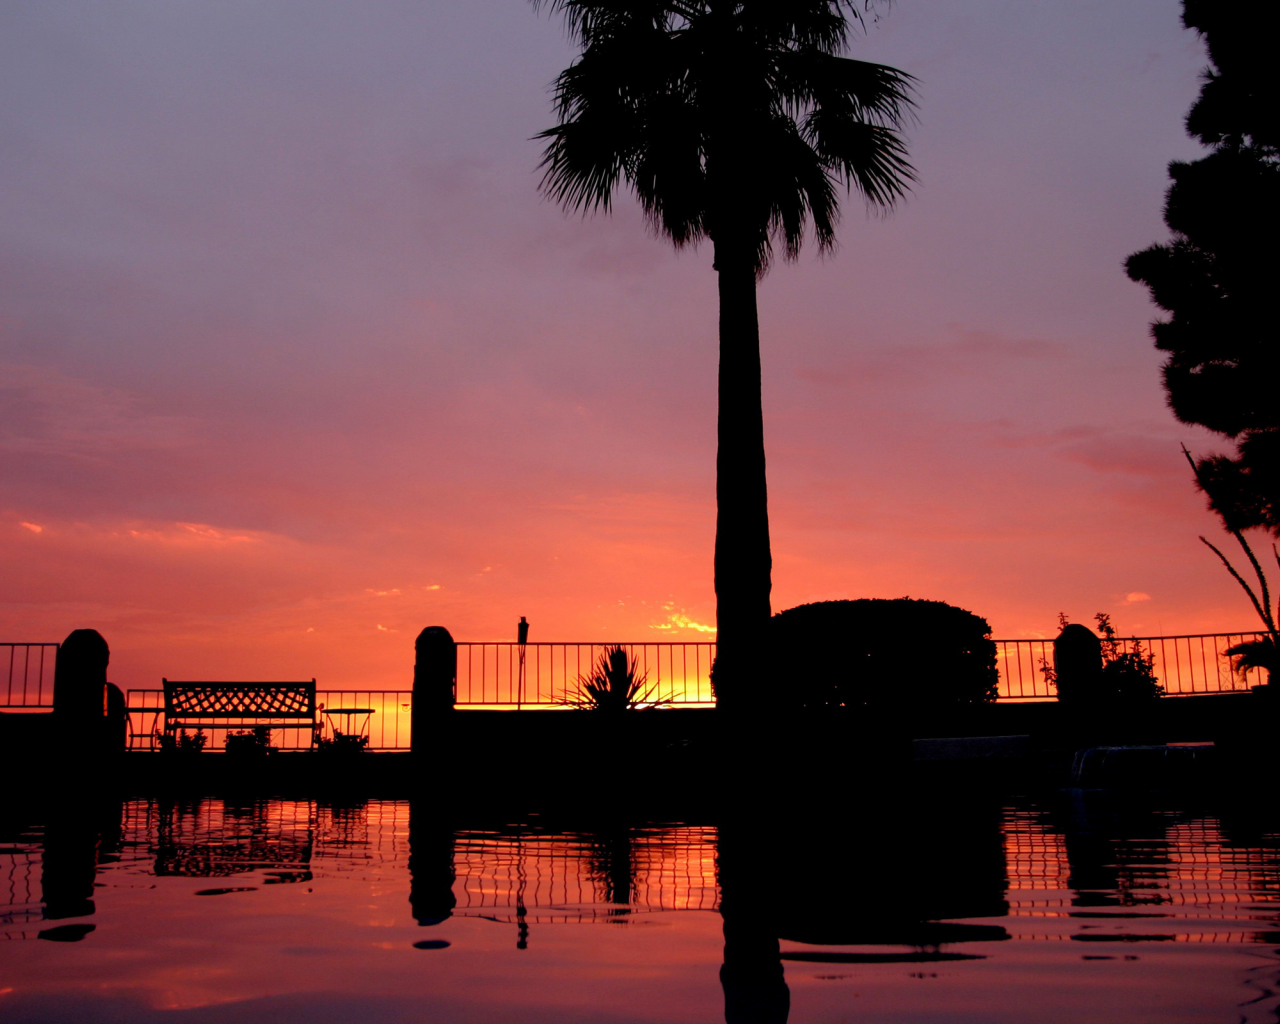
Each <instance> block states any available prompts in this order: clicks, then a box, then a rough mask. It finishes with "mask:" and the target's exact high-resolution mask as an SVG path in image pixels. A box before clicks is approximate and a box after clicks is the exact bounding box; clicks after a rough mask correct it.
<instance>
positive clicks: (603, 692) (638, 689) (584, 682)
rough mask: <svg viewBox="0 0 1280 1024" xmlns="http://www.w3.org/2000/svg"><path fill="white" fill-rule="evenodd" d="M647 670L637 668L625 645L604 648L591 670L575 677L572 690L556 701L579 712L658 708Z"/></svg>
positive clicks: (659, 703) (661, 703)
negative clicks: (577, 709) (649, 684)
mask: <svg viewBox="0 0 1280 1024" xmlns="http://www.w3.org/2000/svg"><path fill="white" fill-rule="evenodd" d="M648 679H649V673H648V672H644V671H641V670H640V667H639V666H638V665H637V664H636V663H635V659H633V658H632V657H631V656H630V655H629V654H628V653H627V649H626V648H625V647H619V646H612V647H606V648H605V649H604V653H603V654H601V655H600V656H599V657H598V658H597V659H596V662H595V664H594V665H593V666H592V667H591V671H590V672H587V673H585V674H584V675H580V676H578V680H577V684H576V686H575V689H574V691H573V692H572V693H570V694H568V695H567V696H565V697H564V698H563V699H562V700H560V701H559V703H561V704H566V705H568V706H569V707H574V708H579V709H581V710H583V711H612V712H618V711H641V710H645V709H648V708H656V707H661V706H662V705H663V703H665V702H664V701H661V700H658V699H656V697H655V691H656V689H657V688H656V687H655V686H648V685H646V684H647V683H648Z"/></svg>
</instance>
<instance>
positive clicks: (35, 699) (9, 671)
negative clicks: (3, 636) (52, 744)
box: [0, 643, 58, 711]
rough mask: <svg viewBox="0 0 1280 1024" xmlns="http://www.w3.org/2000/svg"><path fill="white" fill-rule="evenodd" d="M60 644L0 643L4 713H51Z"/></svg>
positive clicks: (2, 707)
mask: <svg viewBox="0 0 1280 1024" xmlns="http://www.w3.org/2000/svg"><path fill="white" fill-rule="evenodd" d="M57 660H58V645H57V644H5V643H0V671H3V672H5V673H6V684H5V692H4V694H3V698H4V703H2V704H0V710H2V711H48V710H50V709H51V708H52V707H53V669H54V665H55V664H56V663H57Z"/></svg>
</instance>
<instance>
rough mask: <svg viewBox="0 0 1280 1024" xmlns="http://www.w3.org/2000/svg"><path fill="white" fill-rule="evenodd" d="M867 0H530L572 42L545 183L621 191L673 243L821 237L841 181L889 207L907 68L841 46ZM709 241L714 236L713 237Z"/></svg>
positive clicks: (901, 191) (743, 243) (907, 172)
mask: <svg viewBox="0 0 1280 1024" xmlns="http://www.w3.org/2000/svg"><path fill="white" fill-rule="evenodd" d="M874 3H875V0H860V2H855V0H788V2H787V3H777V2H766V0H754V2H751V0H742V2H739V3H733V4H719V3H715V4H713V3H711V2H710V0H534V6H535V8H538V9H542V8H543V7H545V8H546V9H548V10H549V11H550V12H551V13H553V14H557V15H559V16H561V17H562V18H563V19H564V23H565V26H566V28H567V30H568V31H569V34H570V35H571V36H572V37H573V38H574V40H575V41H576V42H577V43H578V44H579V45H580V47H581V53H580V56H579V57H578V59H577V60H575V61H574V62H573V64H572V65H570V67H568V68H567V69H566V70H565V71H564V72H563V73H561V75H560V76H559V77H558V78H557V79H556V82H555V97H554V105H555V110H556V113H557V116H558V120H559V124H558V125H557V126H556V127H555V128H551V129H549V130H547V131H545V132H543V133H542V134H541V135H539V136H538V138H540V139H543V140H545V141H546V142H547V146H546V149H545V151H544V154H543V161H542V168H543V177H542V182H541V189H542V191H543V193H544V194H545V195H547V196H548V197H550V198H552V199H554V200H555V201H556V202H558V203H560V204H561V205H562V206H564V207H565V208H566V209H567V210H570V211H574V212H581V213H588V212H591V211H593V210H606V211H607V210H608V209H609V208H610V205H611V203H612V201H613V196H614V194H615V192H617V191H618V190H619V189H620V188H623V187H626V188H629V189H630V190H631V191H632V192H634V194H635V195H636V197H637V199H638V200H639V202H640V205H641V208H642V209H643V211H644V214H645V217H646V219H647V220H648V222H649V225H650V226H651V228H652V229H653V230H654V231H655V232H657V233H659V234H661V235H664V236H666V237H667V238H669V239H670V240H671V241H672V242H673V243H674V244H675V245H676V246H677V247H680V246H684V245H690V244H697V243H698V242H699V241H701V240H702V239H704V238H707V237H711V238H712V239H713V240H715V239H717V238H719V239H720V240H721V241H726V242H729V241H731V242H732V245H733V247H735V251H740V252H742V257H743V258H748V257H750V255H751V253H752V252H754V257H755V260H756V269H757V271H758V272H761V273H762V272H763V271H764V270H765V269H766V268H767V267H768V265H769V262H770V260H771V258H772V254H773V250H774V248H775V246H776V247H778V248H780V249H781V252H782V255H783V257H784V258H785V259H789V260H790V259H795V258H796V257H797V256H798V255H799V253H800V250H801V247H802V245H803V243H804V241H805V238H806V235H807V234H808V233H809V232H810V231H812V237H813V238H814V239H815V240H816V242H817V244H818V247H819V248H820V249H830V248H831V247H832V245H833V244H834V240H835V227H836V224H837V222H838V221H839V213H840V203H839V200H840V196H839V189H840V188H843V189H845V190H846V191H857V192H859V193H860V194H861V195H862V197H863V199H864V200H865V201H866V202H867V204H868V205H869V206H872V207H876V208H879V209H882V210H888V209H890V208H891V207H892V206H894V205H895V204H896V203H897V202H898V200H900V199H901V198H902V197H903V196H904V195H905V194H906V192H907V191H908V189H909V188H910V184H911V183H912V182H913V181H914V180H915V171H914V169H913V168H912V166H911V164H910V162H909V161H908V159H907V152H906V144H905V142H904V141H903V139H902V135H901V132H902V130H903V128H904V127H905V126H906V125H907V124H909V123H910V122H911V121H912V119H913V109H914V107H913V104H914V100H913V97H912V91H913V87H914V82H915V80H914V79H913V78H912V77H911V76H910V75H908V74H906V73H904V72H901V71H898V70H896V69H894V68H890V67H886V66H885V65H882V64H875V63H870V62H866V61H857V60H851V59H849V58H846V57H844V56H842V55H841V52H842V51H843V49H844V48H845V46H846V44H847V42H848V38H849V33H850V29H851V27H853V26H858V25H860V24H861V21H862V17H863V13H864V12H865V11H869V10H871V8H872V7H873V6H874ZM719 244H720V243H719V242H717V245H719Z"/></svg>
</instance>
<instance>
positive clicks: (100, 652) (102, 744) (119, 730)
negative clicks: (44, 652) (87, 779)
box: [53, 629, 129, 761]
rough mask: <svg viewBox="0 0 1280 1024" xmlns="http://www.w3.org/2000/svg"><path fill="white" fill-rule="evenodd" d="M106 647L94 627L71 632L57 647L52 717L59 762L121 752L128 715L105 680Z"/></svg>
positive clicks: (120, 696)
mask: <svg viewBox="0 0 1280 1024" xmlns="http://www.w3.org/2000/svg"><path fill="white" fill-rule="evenodd" d="M110 660H111V649H110V648H109V647H108V646H107V641H106V640H104V639H103V638H102V634H101V633H99V632H98V631H97V630H96V629H77V630H73V631H72V632H71V633H70V635H68V637H67V638H66V639H65V640H64V641H63V642H62V646H61V647H59V648H58V661H57V663H56V665H55V666H54V670H53V716H54V728H55V729H56V730H57V735H58V743H59V744H61V745H62V746H63V750H64V752H65V755H66V757H65V758H64V760H65V759H70V760H93V761H98V760H100V759H101V758H103V757H112V756H114V755H116V754H121V753H124V749H125V744H126V742H127V735H128V727H129V721H128V712H126V711H125V700H124V694H123V693H122V692H121V691H120V687H118V686H116V685H114V684H113V683H108V682H107V664H108V663H109V662H110Z"/></svg>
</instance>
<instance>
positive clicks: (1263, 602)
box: [1182, 448, 1280, 683]
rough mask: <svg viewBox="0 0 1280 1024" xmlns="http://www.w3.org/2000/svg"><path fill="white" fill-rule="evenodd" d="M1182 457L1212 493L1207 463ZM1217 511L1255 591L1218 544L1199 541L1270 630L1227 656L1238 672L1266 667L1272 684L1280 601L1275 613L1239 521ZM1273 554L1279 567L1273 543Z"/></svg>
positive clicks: (1279, 556)
mask: <svg viewBox="0 0 1280 1024" xmlns="http://www.w3.org/2000/svg"><path fill="white" fill-rule="evenodd" d="M1182 454H1183V455H1185V456H1186V457H1187V462H1189V463H1190V464H1191V472H1192V473H1193V474H1195V477H1196V482H1197V483H1198V484H1199V485H1200V489H1201V490H1203V491H1206V492H1208V493H1212V491H1211V488H1212V487H1213V485H1212V484H1211V483H1208V482H1206V479H1205V471H1204V463H1203V462H1200V463H1197V462H1196V461H1195V459H1193V458H1192V457H1191V453H1190V452H1188V451H1187V449H1186V448H1183V449H1182ZM1217 512H1218V516H1219V518H1221V519H1222V524H1223V526H1225V527H1226V529H1227V532H1228V533H1230V534H1231V536H1233V537H1234V538H1235V539H1236V543H1237V544H1239V545H1240V550H1241V551H1243V552H1244V554H1245V557H1246V558H1248V560H1249V566H1250V568H1251V569H1252V570H1253V578H1254V581H1255V583H1256V589H1255V586H1254V584H1251V583H1250V582H1249V581H1248V580H1246V579H1245V578H1244V576H1243V575H1242V574H1241V573H1240V571H1239V570H1238V569H1237V568H1236V567H1235V566H1234V565H1232V564H1231V559H1229V558H1228V557H1227V556H1226V555H1224V554H1223V553H1222V551H1221V550H1220V549H1219V548H1218V547H1217V546H1216V545H1214V544H1211V543H1209V540H1208V538H1206V537H1201V538H1200V542H1201V543H1202V544H1204V545H1205V546H1206V547H1207V548H1208V549H1209V550H1210V551H1212V552H1213V553H1214V554H1215V555H1217V556H1218V560H1219V561H1220V562H1222V564H1223V566H1224V567H1225V568H1226V570H1227V572H1229V573H1230V574H1231V578H1232V579H1234V580H1235V581H1236V582H1237V583H1239V584H1240V588H1241V589H1242V590H1243V591H1244V592H1245V595H1246V596H1247V597H1248V598H1249V603H1250V604H1252V605H1253V610H1254V611H1255V612H1257V614H1258V618H1260V619H1261V620H1262V624H1263V626H1265V627H1266V630H1267V636H1266V637H1264V638H1262V639H1260V640H1246V641H1243V642H1241V643H1238V644H1236V645H1235V646H1234V647H1232V648H1230V649H1229V650H1228V652H1227V653H1228V654H1230V655H1231V656H1232V657H1234V658H1236V659H1238V660H1237V663H1236V670H1237V671H1239V672H1247V671H1248V670H1249V669H1250V668H1265V669H1266V670H1267V682H1268V683H1270V682H1271V672H1272V671H1273V670H1274V669H1275V668H1276V667H1277V664H1276V656H1275V652H1276V651H1277V650H1280V629H1277V619H1278V618H1280V601H1278V602H1277V604H1276V606H1275V610H1273V608H1272V604H1271V586H1270V584H1269V582H1268V580H1267V574H1266V572H1265V571H1264V570H1263V568H1262V563H1261V562H1259V561H1258V556H1257V555H1255V554H1254V553H1253V547H1252V546H1251V545H1250V544H1249V541H1248V539H1247V538H1246V537H1245V535H1244V530H1243V529H1242V528H1241V526H1240V525H1239V523H1238V522H1234V523H1233V520H1231V519H1230V518H1229V517H1228V516H1227V515H1226V514H1224V513H1223V512H1222V510H1221V509H1220V508H1219V509H1217ZM1271 553H1272V554H1273V555H1274V556H1275V559H1276V562H1277V564H1280V551H1277V549H1276V546H1275V544H1274V543H1273V544H1272V545H1271ZM1242 666H1243V667H1242Z"/></svg>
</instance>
